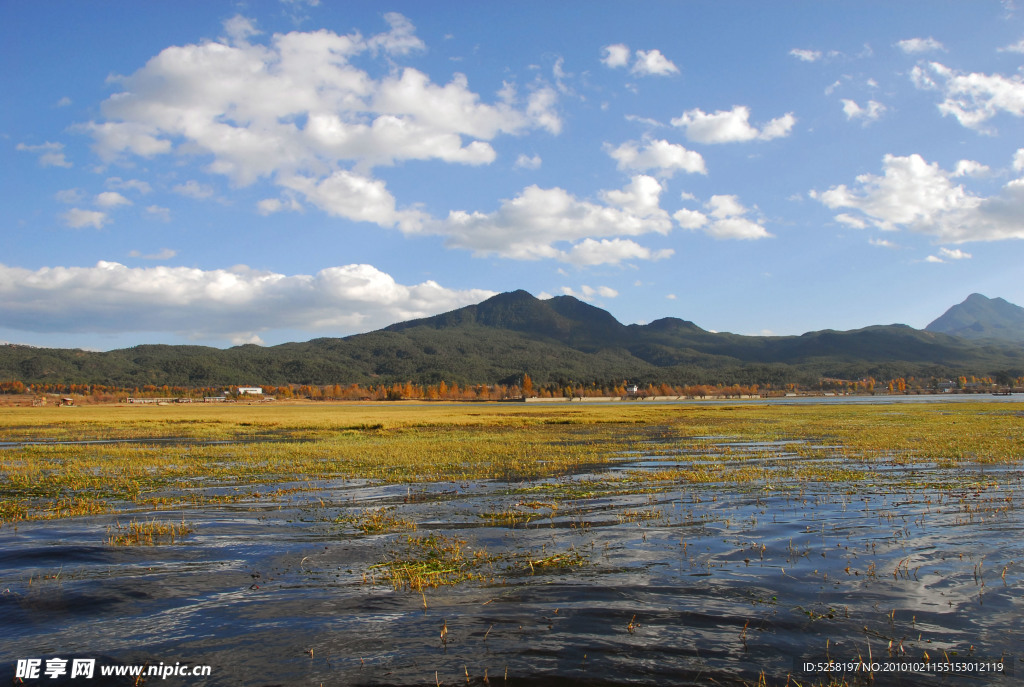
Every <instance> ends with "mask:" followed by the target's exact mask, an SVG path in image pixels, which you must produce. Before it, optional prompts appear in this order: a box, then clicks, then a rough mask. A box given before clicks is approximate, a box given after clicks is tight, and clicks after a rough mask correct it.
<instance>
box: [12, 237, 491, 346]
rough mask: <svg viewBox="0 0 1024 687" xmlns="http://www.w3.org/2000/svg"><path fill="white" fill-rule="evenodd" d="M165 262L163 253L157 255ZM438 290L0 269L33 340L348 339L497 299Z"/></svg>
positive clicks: (333, 279)
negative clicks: (90, 336) (93, 336)
mask: <svg viewBox="0 0 1024 687" xmlns="http://www.w3.org/2000/svg"><path fill="white" fill-rule="evenodd" d="M158 255H159V254H158ZM493 295H494V292H492V291H486V290H481V289H468V290H461V291H460V290H453V289H448V288H445V287H443V286H441V285H440V284H438V283H436V282H434V281H425V282H423V283H420V284H416V285H408V286H407V285H403V284H399V283H397V282H396V281H395V280H394V279H393V278H392V277H391V276H390V275H388V274H386V273H384V272H382V271H380V270H378V269H377V268H375V267H373V266H371V265H344V266H341V267H329V268H327V269H324V270H321V271H319V272H317V273H316V274H312V275H306V274H296V275H285V274H277V273H273V272H265V271H260V270H254V269H250V268H248V267H245V266H240V267H235V268H232V269H230V270H200V269H194V268H188V267H167V266H160V267H145V268H142V267H139V268H132V267H126V266H125V265H122V264H119V263H116V262H105V261H101V262H99V263H97V264H96V265H95V266H93V267H45V268H42V269H39V270H27V269H23V268H17V267H7V266H4V265H0V318H2V320H3V322H4V324H5V325H6V326H8V327H10V328H12V329H19V330H22V331H31V332H101V333H108V332H140V331H150V332H174V333H177V334H182V335H185V336H190V337H194V338H220V339H225V340H234V341H237V340H244V339H247V338H250V337H252V336H254V335H257V334H259V333H261V332H267V331H271V330H274V329H298V330H302V331H307V332H311V333H320V334H332V335H342V334H351V333H355V332H361V331H368V330H370V329H376V328H379V327H383V326H386V325H388V324H391V323H393V322H397V321H401V320H408V319H414V318H418V317H426V316H429V315H434V314H437V313H439V312H445V311H448V310H453V309H455V308H459V307H462V306H464V305H469V304H471V303H477V302H479V301H481V300H484V299H485V298H488V297H490V296H493Z"/></svg>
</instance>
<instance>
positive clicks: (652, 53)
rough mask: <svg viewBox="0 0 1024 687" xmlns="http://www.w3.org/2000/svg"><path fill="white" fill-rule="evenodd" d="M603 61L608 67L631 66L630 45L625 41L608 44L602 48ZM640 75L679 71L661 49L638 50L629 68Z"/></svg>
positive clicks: (675, 72)
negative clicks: (624, 42)
mask: <svg viewBox="0 0 1024 687" xmlns="http://www.w3.org/2000/svg"><path fill="white" fill-rule="evenodd" d="M601 54H602V57H601V63H602V64H604V65H605V66H606V67H611V68H612V69H617V68H619V67H627V66H629V58H630V50H629V46H627V45H625V44H623V43H616V44H615V45H606V46H604V47H603V48H601ZM629 71H630V72H631V73H633V74H637V75H639V76H670V75H672V74H678V73H679V67H677V66H676V65H675V64H674V63H673V62H672V60H670V59H668V58H667V57H665V56H664V55H663V54H662V53H661V51H660V50H637V51H636V53H635V59H634V60H633V66H632V68H631V69H630V70H629Z"/></svg>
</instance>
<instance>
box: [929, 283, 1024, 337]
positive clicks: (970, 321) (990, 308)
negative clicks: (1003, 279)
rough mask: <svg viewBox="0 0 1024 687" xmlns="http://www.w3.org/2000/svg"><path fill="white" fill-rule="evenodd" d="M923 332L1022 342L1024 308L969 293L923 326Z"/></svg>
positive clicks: (1005, 301) (1023, 335) (998, 299)
mask: <svg viewBox="0 0 1024 687" xmlns="http://www.w3.org/2000/svg"><path fill="white" fill-rule="evenodd" d="M925 331H929V332H940V333H942V334H952V335H953V336H961V337H964V338H968V339H1002V340H1005V341H1014V342H1018V343H1024V308H1022V307H1020V306H1018V305H1014V304H1013V303H1010V302H1009V301H1007V300H1004V299H1002V298H988V297H987V296H983V295H982V294H980V293H972V294H971V295H970V296H968V297H967V298H966V299H965V300H964V302H963V303H960V304H958V305H954V306H953V307H952V308H950V309H949V310H947V311H946V312H945V313H943V314H942V316H941V317H939V318H938V319H936V320H935V321H933V322H932V323H931V324H929V325H928V326H927V327H925Z"/></svg>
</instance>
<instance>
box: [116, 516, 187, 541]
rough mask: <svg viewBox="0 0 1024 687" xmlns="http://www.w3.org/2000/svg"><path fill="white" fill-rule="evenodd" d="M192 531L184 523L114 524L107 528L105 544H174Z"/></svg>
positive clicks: (136, 521)
mask: <svg viewBox="0 0 1024 687" xmlns="http://www.w3.org/2000/svg"><path fill="white" fill-rule="evenodd" d="M194 531H195V529H194V528H193V527H192V526H191V525H189V524H187V523H185V522H184V521H182V522H181V523H177V524H176V523H168V522H158V521H155V520H151V521H148V522H139V521H138V520H132V521H131V522H129V523H128V524H127V525H121V524H120V523H115V524H114V526H113V527H112V528H111V527H108V528H107V538H106V540H105V543H107V544H109V545H110V546H157V545H160V544H174V543H175V542H177V541H178V540H179V539H181V538H182V537H184V536H186V535H188V534H191V533H192V532H194Z"/></svg>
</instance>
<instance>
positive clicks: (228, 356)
mask: <svg viewBox="0 0 1024 687" xmlns="http://www.w3.org/2000/svg"><path fill="white" fill-rule="evenodd" d="M979 298H981V299H984V297H983V296H979V297H974V296H972V297H971V298H969V299H968V301H972V302H974V301H978V299H979ZM988 300H989V299H984V301H988ZM1000 300H1001V299H996V301H1000ZM978 302H979V303H981V304H984V302H983V301H978ZM965 303H966V302H965ZM1002 303H1006V302H1005V301H1002ZM961 305H964V304H961ZM1006 305H1008V306H1009V307H1010V308H1011V309H1013V308H1016V309H1018V310H1020V308H1018V307H1017V306H1013V305H1011V304H1008V303H1007V304H1006ZM958 307H959V306H958ZM994 307H995V308H997V310H998V312H1000V313H1004V312H1016V311H1015V310H1007V308H1005V307H1003V306H1002V305H1001V304H1000V303H998V302H996V304H995V306H994ZM953 310H955V308H954V309H951V312H952V311H953ZM947 314H949V313H947ZM944 317H945V316H944ZM941 319H942V318H940V320H941ZM1005 320H1006V316H1005V315H1004V316H1003V319H1002V320H1000V321H1005ZM975 321H979V320H978V318H977V317H975ZM937 322H938V320H937ZM933 324H935V323H933ZM967 326H968V327H970V326H971V325H970V324H968V325H967ZM1000 371H1002V372H1007V373H1013V374H1012V376H1013V377H1019V376H1024V342H1014V341H1011V340H999V339H993V338H985V339H984V340H980V339H979V340H974V339H971V338H964V337H961V336H951V335H949V334H947V333H944V332H937V331H929V330H924V331H922V330H917V329H914V328H912V327H908V326H906V325H877V326H871V327H864V328H862V329H855V330H851V331H834V330H822V331H816V332H808V333H806V334H803V335H800V336H742V335H738V334H730V333H717V332H710V331H707V330H704V329H702V328H700V327H699V326H697V325H696V324H694V323H693V322H689V321H687V320H682V319H677V318H671V317H669V318H663V319H659V320H655V321H654V322H651V323H650V324H645V325H639V324H631V325H624V324H622V323H620V322H619V321H618V320H616V319H615V318H614V317H613V316H612V315H611V314H610V313H608V312H606V311H605V310H602V309H600V308H597V307H595V306H593V305H591V304H589V303H584V302H583V301H580V300H578V299H576V298H573V297H571V296H558V297H556V298H550V299H547V300H540V299H538V298H535V297H534V296H532V295H531V294H529V293H527V292H526V291H512V292H509V293H501V294H498V295H496V296H493V297H491V298H488V299H487V300H485V301H483V302H481V303H477V304H475V305H470V306H466V307H463V308H459V309H457V310H453V311H451V312H447V313H442V314H440V315H434V316H432V317H426V318H421V319H417V320H411V321H408V322H400V323H397V324H393V325H391V326H389V327H386V328H384V329H381V330H377V331H374V332H368V333H366V334H356V335H354V336H349V337H345V338H322V339H313V340H311V341H306V342H301V343H287V344H281V345H279V346H268V347H259V346H254V345H246V346H236V347H234V348H229V349H223V350H222V349H217V348H208V347H203V346H160V345H156V346H136V347H134V348H127V349H120V350H116V351H107V352H103V353H91V352H85V351H80V350H66V349H40V348H30V347H25V346H3V347H0V381H3V380H18V381H21V382H24V383H26V384H30V383H46V382H55V383H65V384H67V383H76V384H77V383H90V384H109V385H117V386H124V387H129V388H131V387H135V386H143V385H147V384H155V385H163V384H167V385H177V386H216V385H230V384H254V383H258V384H272V385H283V384H348V383H353V382H355V383H359V384H361V385H365V384H380V383H387V384H391V383H395V382H399V383H404V382H407V381H412V382H416V383H437V382H440V381H441V380H444V381H446V382H449V383H451V382H456V383H458V384H460V385H465V384H493V383H515V382H517V380H519V379H521V377H522V375H523V374H524V373H529V374H530V376H531V378H533V380H534V382H535V383H538V384H542V383H548V382H558V383H562V382H568V381H572V382H582V383H589V382H592V381H593V382H609V381H616V382H621V381H622V380H623V379H629V380H631V381H634V382H638V383H647V382H657V383H661V382H664V383H668V384H715V383H723V384H773V385H782V384H786V383H798V384H804V385H811V384H815V383H817V381H818V380H819V379H821V378H823V377H834V378H840V379H862V378H865V377H869V376H870V377H874V378H876V379H879V380H887V379H894V378H898V377H910V376H915V377H924V378H928V377H942V378H949V377H954V376H958V375H961V374H968V375H971V374H973V375H979V376H988V375H993V374H995V373H997V372H1000Z"/></svg>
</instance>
